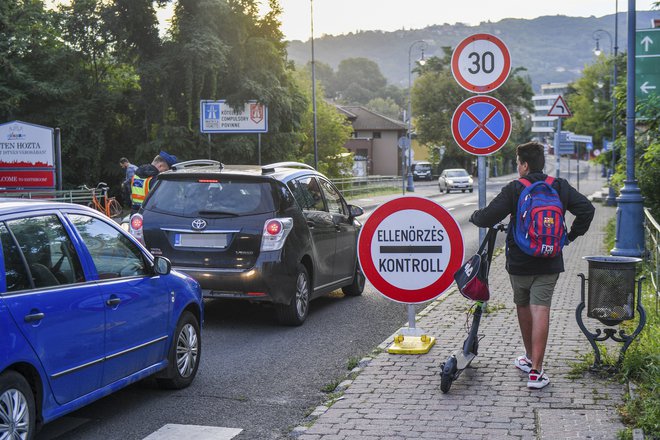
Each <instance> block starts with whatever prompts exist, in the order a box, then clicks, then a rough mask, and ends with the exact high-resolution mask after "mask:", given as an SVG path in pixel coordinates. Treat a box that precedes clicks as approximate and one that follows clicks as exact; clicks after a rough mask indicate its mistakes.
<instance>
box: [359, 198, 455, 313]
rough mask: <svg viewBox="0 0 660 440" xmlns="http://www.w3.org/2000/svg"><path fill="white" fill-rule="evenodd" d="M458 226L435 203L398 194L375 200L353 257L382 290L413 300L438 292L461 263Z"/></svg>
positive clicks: (392, 296)
mask: <svg viewBox="0 0 660 440" xmlns="http://www.w3.org/2000/svg"><path fill="white" fill-rule="evenodd" d="M463 256H464V245H463V234H462V233H461V228H460V226H459V225H458V223H457V222H456V220H455V219H454V218H453V217H452V216H451V214H450V213H449V212H448V211H447V210H446V209H445V208H443V207H442V206H440V205H439V204H437V203H435V202H433V201H431V200H429V199H425V198H421V197H400V198H398V199H394V200H390V201H389V202H386V203H384V204H382V205H380V206H379V207H378V208H376V210H375V211H374V212H373V213H372V214H371V216H369V219H368V220H367V221H366V222H365V223H364V226H362V230H361V231H360V236H359V237H358V260H359V262H360V267H361V268H362V272H363V273H364V275H365V276H366V277H367V279H368V280H369V281H370V282H371V284H372V285H373V286H374V287H375V288H376V290H378V291H379V292H380V293H381V294H382V295H383V296H385V297H387V298H389V299H391V300H393V301H397V302H401V303H406V304H417V303H421V302H425V301H430V300H432V299H435V298H437V297H438V296H440V295H442V294H443V293H444V292H445V291H446V290H447V289H448V288H449V287H450V286H451V284H452V283H453V282H454V273H455V272H456V271H458V269H460V267H461V265H462V263H463Z"/></svg>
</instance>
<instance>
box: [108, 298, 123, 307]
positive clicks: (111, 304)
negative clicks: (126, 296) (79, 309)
mask: <svg viewBox="0 0 660 440" xmlns="http://www.w3.org/2000/svg"><path fill="white" fill-rule="evenodd" d="M120 302H121V299H120V298H117V297H116V296H113V297H112V298H110V299H109V300H107V301H106V302H105V304H106V305H107V306H109V307H114V306H116V305H119V303H120Z"/></svg>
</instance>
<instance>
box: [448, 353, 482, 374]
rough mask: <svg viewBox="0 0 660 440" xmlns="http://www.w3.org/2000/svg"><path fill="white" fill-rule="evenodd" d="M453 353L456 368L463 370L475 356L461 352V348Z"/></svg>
mask: <svg viewBox="0 0 660 440" xmlns="http://www.w3.org/2000/svg"><path fill="white" fill-rule="evenodd" d="M453 355H454V356H455V357H456V368H457V369H459V370H464V369H465V368H466V367H467V366H468V365H470V362H472V359H474V358H475V357H477V355H476V354H473V353H469V354H468V355H465V353H463V350H458V351H456V352H454V354H453Z"/></svg>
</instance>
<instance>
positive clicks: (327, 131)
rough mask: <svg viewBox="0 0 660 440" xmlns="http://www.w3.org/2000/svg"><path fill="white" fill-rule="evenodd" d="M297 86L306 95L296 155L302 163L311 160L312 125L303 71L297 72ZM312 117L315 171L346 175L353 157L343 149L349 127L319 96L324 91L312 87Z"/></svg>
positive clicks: (308, 85) (308, 83) (308, 82)
mask: <svg viewBox="0 0 660 440" xmlns="http://www.w3.org/2000/svg"><path fill="white" fill-rule="evenodd" d="M297 80H298V82H299V84H300V89H301V90H304V91H305V92H304V93H305V95H306V96H307V100H308V106H307V111H306V112H305V114H304V116H303V118H302V127H301V132H302V138H301V139H300V141H301V144H300V151H299V154H298V156H299V157H301V158H302V159H303V160H304V161H305V162H306V163H308V164H310V165H312V164H313V163H314V126H313V122H314V121H313V116H314V115H313V113H312V96H311V93H312V92H311V91H312V82H311V77H309V76H308V75H307V72H306V71H302V72H300V73H299V74H298V76H297ZM316 95H317V97H316V98H317V99H316V120H317V123H316V125H317V145H318V158H319V160H318V170H319V171H320V172H322V173H324V174H326V175H327V176H329V177H342V176H345V175H347V174H350V172H351V169H352V167H353V158H352V155H351V154H348V151H347V150H346V149H345V148H344V145H345V144H346V142H347V141H348V140H349V139H350V137H351V133H352V132H353V127H352V126H351V124H350V123H349V122H348V120H347V119H346V118H345V117H344V116H343V115H342V114H340V113H339V111H338V110H337V108H336V107H335V106H334V105H332V104H330V103H328V102H327V101H325V100H324V99H323V96H324V90H323V87H322V86H321V85H320V84H317V86H316Z"/></svg>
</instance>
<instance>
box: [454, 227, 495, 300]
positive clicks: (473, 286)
mask: <svg viewBox="0 0 660 440" xmlns="http://www.w3.org/2000/svg"><path fill="white" fill-rule="evenodd" d="M496 235H497V229H495V228H490V229H489V230H488V233H487V234H486V237H485V238H484V241H483V242H482V243H481V245H480V246H479V250H478V251H477V253H476V254H475V255H473V256H472V258H470V259H469V260H467V261H466V262H465V263H463V265H462V266H461V268H460V269H458V271H457V272H456V273H455V274H454V280H456V285H457V286H458V290H459V292H461V294H462V295H463V296H464V297H466V298H467V299H471V300H472V301H488V300H489V299H490V290H489V288H488V271H489V270H490V260H491V259H492V258H493V250H494V249H495V236H496Z"/></svg>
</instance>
